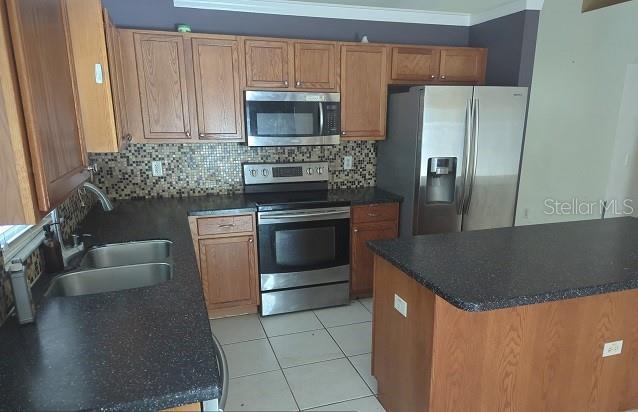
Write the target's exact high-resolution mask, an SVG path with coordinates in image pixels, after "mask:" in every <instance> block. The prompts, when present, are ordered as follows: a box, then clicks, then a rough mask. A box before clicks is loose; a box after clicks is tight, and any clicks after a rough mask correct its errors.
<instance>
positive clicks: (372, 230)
mask: <svg viewBox="0 0 638 412" xmlns="http://www.w3.org/2000/svg"><path fill="white" fill-rule="evenodd" d="M397 235H398V223H397V221H389V222H375V223H359V224H355V225H353V226H352V250H351V253H352V259H351V263H350V264H351V268H352V269H351V271H352V278H351V280H350V289H351V291H352V295H354V296H365V295H371V294H372V281H373V262H374V254H373V253H372V251H371V250H370V249H369V248H368V246H367V245H366V242H367V241H369V240H378V239H394V238H396V237H397Z"/></svg>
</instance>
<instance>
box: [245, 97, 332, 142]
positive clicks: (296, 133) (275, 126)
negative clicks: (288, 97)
mask: <svg viewBox="0 0 638 412" xmlns="http://www.w3.org/2000/svg"><path fill="white" fill-rule="evenodd" d="M320 104H321V103H316V102H263V101H248V102H246V117H247V122H246V123H247V128H248V134H249V135H250V136H262V137H304V136H320V135H321V130H320V129H319V105H320Z"/></svg>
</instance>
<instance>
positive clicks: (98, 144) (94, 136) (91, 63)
mask: <svg viewBox="0 0 638 412" xmlns="http://www.w3.org/2000/svg"><path fill="white" fill-rule="evenodd" d="M65 2H66V10H67V14H68V17H69V31H70V39H71V48H72V51H73V60H74V69H75V77H76V81H77V87H78V97H79V111H80V115H81V118H82V127H83V128H84V130H83V132H84V139H85V144H86V150H87V151H88V152H117V151H118V146H119V145H118V139H117V136H116V130H115V114H114V110H113V98H112V95H111V76H110V72H109V61H108V58H107V50H106V38H105V30H104V20H103V15H102V4H101V1H100V0H65Z"/></svg>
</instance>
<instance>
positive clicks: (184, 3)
mask: <svg viewBox="0 0 638 412" xmlns="http://www.w3.org/2000/svg"><path fill="white" fill-rule="evenodd" d="M557 1H564V0H557ZM173 4H174V5H175V7H188V8H195V9H210V10H227V11H238V12H247V13H264V14H278V15H287V16H306V17H323V18H334V19H349V20H370V21H391V22H401V23H418V24H442V25H450V26H472V25H474V24H479V23H483V22H485V21H488V20H492V19H496V18H499V17H502V16H507V15H509V14H512V13H516V12H519V11H522V10H540V9H541V8H542V7H543V0H505V2H504V0H173Z"/></svg>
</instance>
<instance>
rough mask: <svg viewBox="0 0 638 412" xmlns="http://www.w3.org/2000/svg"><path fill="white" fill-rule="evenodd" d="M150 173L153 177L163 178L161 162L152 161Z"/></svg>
mask: <svg viewBox="0 0 638 412" xmlns="http://www.w3.org/2000/svg"><path fill="white" fill-rule="evenodd" d="M151 171H152V172H153V176H164V168H163V167H162V162H161V161H159V160H153V161H152V162H151Z"/></svg>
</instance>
